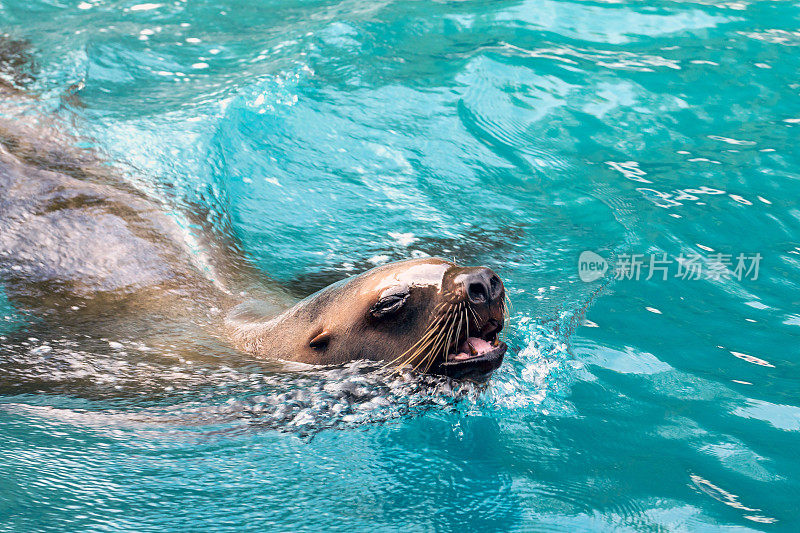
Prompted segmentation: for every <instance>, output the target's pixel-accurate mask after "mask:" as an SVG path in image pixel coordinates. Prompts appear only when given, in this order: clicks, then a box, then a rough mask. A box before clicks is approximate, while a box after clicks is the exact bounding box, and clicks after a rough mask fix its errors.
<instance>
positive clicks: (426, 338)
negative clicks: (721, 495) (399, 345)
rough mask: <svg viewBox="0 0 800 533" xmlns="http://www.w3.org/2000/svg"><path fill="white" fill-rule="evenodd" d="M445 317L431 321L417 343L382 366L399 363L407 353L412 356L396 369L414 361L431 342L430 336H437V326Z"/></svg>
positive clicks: (441, 316)
mask: <svg viewBox="0 0 800 533" xmlns="http://www.w3.org/2000/svg"><path fill="white" fill-rule="evenodd" d="M439 307H441V304H440V305H439V306H437V309H438V308H439ZM434 311H435V310H434ZM446 316H447V315H440V316H439V317H438V318H436V319H435V320H433V321H432V322H431V324H430V325H429V326H428V327H427V329H426V330H425V332H424V333H423V334H422V337H421V338H420V339H419V340H418V341H417V342H415V343H414V344H413V345H412V346H411V348H409V349H408V350H406V351H405V352H403V353H402V354H400V355H399V356H397V357H395V358H394V359H392V360H391V361H389V362H387V363H386V364H385V365H384V366H385V367H386V366H390V365H392V364H393V363H395V362H396V361H399V360H400V359H402V358H403V357H405V356H406V355H407V354H408V353H409V352H413V353H412V354H411V356H410V357H409V358H407V359H406V360H405V361H404V362H403V363H401V364H400V365H398V366H397V369H400V368H402V367H403V366H405V365H406V364H408V363H409V362H410V361H411V360H413V359H414V357H416V356H417V354H418V353H419V352H420V351H421V350H423V349H425V348H426V347H427V346H428V345H429V344H430V342H431V341H432V340H433V339H432V338H431V337H432V336H434V337H435V336H436V335H438V329H439V326H440V324H441V322H442V321H443V320H444V319H445V318H446ZM434 334H436V335H434Z"/></svg>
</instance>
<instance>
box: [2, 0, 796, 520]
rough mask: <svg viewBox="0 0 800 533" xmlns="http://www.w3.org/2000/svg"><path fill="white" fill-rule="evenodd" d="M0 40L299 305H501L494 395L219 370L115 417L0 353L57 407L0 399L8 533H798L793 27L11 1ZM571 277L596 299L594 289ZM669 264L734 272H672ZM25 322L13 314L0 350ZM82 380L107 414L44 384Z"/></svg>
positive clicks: (66, 371)
mask: <svg viewBox="0 0 800 533" xmlns="http://www.w3.org/2000/svg"><path fill="white" fill-rule="evenodd" d="M0 20H1V21H2V29H3V31H5V32H9V33H11V34H12V35H13V36H14V37H24V38H26V39H28V40H29V41H30V42H31V45H32V47H33V54H34V57H35V61H36V64H37V70H36V82H35V83H34V89H35V91H36V92H37V93H38V94H39V95H40V99H39V101H38V103H37V106H38V108H39V110H40V111H42V112H44V113H50V114H54V115H57V116H59V117H61V119H62V120H63V122H64V124H65V126H64V127H65V128H71V129H72V130H73V132H75V133H77V134H79V135H80V136H82V137H84V138H86V139H87V142H91V143H92V144H93V145H94V146H95V147H97V148H98V149H99V150H101V151H102V152H104V153H105V154H106V155H107V157H108V159H109V160H111V161H114V162H116V163H117V164H119V165H121V166H123V167H124V168H125V169H127V171H126V174H127V175H128V176H129V179H130V180H131V181H132V182H133V183H134V184H135V185H137V186H139V187H141V188H144V189H145V190H148V191H150V192H151V194H153V195H156V196H159V197H160V198H163V199H164V200H165V201H166V202H169V203H170V204H171V205H174V206H175V212H176V213H180V212H182V211H184V210H191V209H197V206H202V208H203V209H204V210H207V211H209V212H210V218H211V219H212V220H214V221H215V223H216V224H217V225H218V226H219V229H220V231H223V232H231V233H233V234H235V235H237V236H238V237H239V239H241V242H242V243H243V247H244V249H245V251H246V253H247V254H248V256H249V257H250V258H251V259H252V260H253V261H254V262H255V263H256V264H257V265H258V266H259V267H260V268H261V269H263V270H264V271H265V272H267V273H269V275H271V276H272V277H274V278H276V279H278V280H280V281H282V282H284V283H286V284H287V285H288V286H290V287H292V288H293V290H295V291H296V292H297V293H298V294H304V293H308V292H311V291H313V290H315V289H317V288H319V287H321V286H324V285H326V284H327V283H330V282H332V281H335V280H337V279H341V278H343V277H345V276H347V275H350V274H352V273H356V272H359V271H362V270H364V269H366V268H368V267H370V266H372V265H374V264H380V263H382V262H385V261H388V260H394V259H400V258H405V257H409V256H415V255H440V256H445V257H450V258H453V257H454V258H456V260H458V261H459V262H461V263H466V264H486V265H489V266H491V267H492V268H494V269H495V270H496V271H497V272H498V273H499V274H500V275H501V276H502V277H503V279H504V280H505V281H506V284H507V287H508V291H509V294H510V296H511V299H512V302H513V308H512V312H511V319H510V323H509V324H508V325H507V327H506V337H507V341H508V342H509V345H510V346H511V347H512V350H511V351H510V352H509V354H508V355H507V359H506V363H505V364H504V366H503V367H502V368H501V369H500V370H499V371H498V372H496V374H495V376H494V378H493V380H492V381H491V383H490V385H489V387H488V388H487V389H486V390H485V391H480V390H475V389H470V388H469V387H466V388H465V389H464V390H461V389H459V388H458V387H456V391H455V392H450V391H447V390H441V389H440V388H436V390H431V389H432V388H433V387H427V386H426V385H425V384H424V383H423V384H411V385H408V384H407V385H404V386H403V387H399V388H398V387H397V386H393V385H385V384H380V383H375V382H373V381H370V379H371V378H369V377H368V376H369V374H368V373H367V377H364V375H363V373H362V372H361V371H360V370H359V369H358V368H356V369H350V371H347V370H346V371H343V372H338V371H337V372H338V373H337V372H322V373H313V372H312V373H309V374H308V375H302V376H300V377H296V376H295V377H284V378H281V377H275V376H270V375H267V374H264V372H263V371H262V370H259V369H258V368H248V369H244V370H243V369H240V368H232V367H229V366H226V364H225V361H224V357H220V358H219V360H218V361H216V362H212V363H209V364H207V365H206V366H203V367H202V368H200V366H201V365H198V364H194V365H191V364H190V363H192V362H191V361H189V362H186V361H181V362H180V364H177V363H176V366H175V367H173V366H170V367H169V368H170V369H172V371H174V372H175V376H176V381H175V385H174V387H175V394H174V395H169V394H167V395H165V396H160V397H157V398H156V399H155V400H153V399H147V400H144V399H135V398H134V399H131V395H130V394H127V392H129V390H134V389H135V388H136V387H137V386H140V385H139V384H136V383H135V382H132V381H131V379H132V378H131V379H128V377H129V376H128V375H127V374H126V369H125V368H122V367H121V366H119V365H117V364H115V361H118V360H119V358H120V357H121V356H120V355H119V354H117V355H114V354H111V355H109V354H107V353H106V352H104V351H103V350H102V349H101V347H100V345H101V344H103V343H100V342H98V343H97V346H95V345H94V344H91V343H88V344H85V345H84V344H80V345H78V346H76V342H79V341H78V340H76V339H70V338H65V339H60V340H57V342H51V343H50V344H49V345H47V346H46V347H44V348H42V346H40V345H39V343H40V340H39V339H38V337H36V336H35V335H36V334H34V333H31V336H32V338H33V340H29V341H26V343H27V344H26V345H24V346H15V347H12V348H13V349H12V348H9V349H6V350H5V351H4V352H3V353H4V355H3V356H4V357H6V358H9V357H17V356H19V357H22V355H20V354H23V353H24V354H28V353H30V354H32V355H29V356H26V357H33V358H34V359H33V360H34V363H33V364H32V366H31V369H30V372H31V374H26V376H28V377H30V376H31V375H33V376H34V377H41V376H36V372H37V368H47V371H46V372H48V379H50V380H51V381H52V382H53V383H54V386H53V390H52V391H51V392H47V391H45V392H42V391H40V390H37V391H19V393H9V394H6V395H4V396H3V397H2V398H0V402H2V405H0V407H2V409H0V518H1V519H0V530H3V531H27V530H52V531H61V530H73V531H88V530H95V531H96V530H119V529H127V530H137V531H141V530H200V529H203V528H213V529H215V530H234V529H244V530H264V529H269V528H276V529H279V530H309V531H318V530H347V531H360V530H366V529H378V530H413V531H416V530H458V529H465V528H469V529H477V530H501V531H540V530H560V531H584V530H601V531H618V530H631V531H650V530H667V531H673V530H676V531H681V530H691V531H696V530H701V531H717V530H759V531H797V530H798V528H800V515H799V514H798V509H797V502H798V498H799V497H800V482H798V479H800V461H798V456H797V450H798V446H800V400H798V393H800V386H798V383H800V365H798V363H797V361H798V352H797V345H798V340H799V339H800V311H798V303H799V302H800V237H798V236H800V210H799V209H798V206H797V199H798V198H799V197H800V157H798V151H797V149H796V140H797V138H798V134H799V133H800V80H798V77H797V72H798V71H799V70H800V53H799V52H800V5H798V4H797V3H794V2H778V1H775V2H773V1H748V0H743V1H730V2H708V1H703V0H698V1H681V2H678V1H675V2H665V1H653V2H633V1H625V0H619V1H613V2H612V1H600V0H598V1H594V2H592V1H585V2H560V1H492V2H489V1H482V2H478V1H467V2H455V1H453V2H445V1H440V2H388V1H359V0H349V1H348V0H345V1H341V2H323V1H292V2H288V1H286V2H277V1H273V2H267V1H264V2H262V1H254V0H250V1H227V2H218V1H214V2H211V1H207V2H206V1H193V2H186V1H165V2H159V1H154V2H152V3H143V2H140V1H139V0H132V1H111V0H87V1H85V2H78V1H73V2H69V1H58V0H50V1H43V0H15V1H11V0H7V1H4V2H2V3H0ZM67 96H69V98H67ZM176 216H179V215H176ZM583 251H593V252H595V253H597V254H599V255H600V257H602V258H603V259H605V260H607V261H608V263H609V266H608V270H607V271H606V273H605V276H604V277H602V278H601V279H598V280H595V281H591V282H584V281H581V279H580V278H579V272H578V257H579V255H580V254H581V252H583ZM630 254H641V256H642V258H644V260H645V261H646V262H647V261H649V259H650V258H651V257H661V254H667V256H666V258H667V260H668V261H669V262H670V264H669V271H668V272H667V279H662V275H661V273H657V274H656V275H654V276H652V277H651V279H650V280H647V279H645V278H646V277H647V276H646V274H647V273H648V269H646V268H644V269H643V272H644V273H645V275H642V276H641V277H640V279H638V280H637V279H615V278H616V277H618V276H617V275H615V270H616V269H617V268H618V267H619V265H624V264H625V260H626V258H630ZM681 254H682V255H683V256H684V257H695V256H699V259H697V260H696V263H697V264H700V265H701V266H703V267H704V269H705V270H704V272H705V274H707V273H709V272H713V271H715V269H716V272H717V273H718V274H719V273H720V272H722V271H721V270H719V268H717V267H718V266H719V265H720V264H722V265H723V266H726V265H725V263H728V262H729V263H730V264H728V265H727V267H728V268H727V270H726V271H724V275H717V276H713V275H710V276H707V275H705V274H704V275H703V276H701V279H682V278H681V277H676V274H677V260H676V259H675V258H677V257H678V256H681ZM718 254H730V258H727V257H726V256H719V255H718ZM738 254H745V255H746V256H747V257H754V256H755V254H760V258H761V259H760V263H759V271H758V276H757V279H753V278H755V277H756V276H755V275H754V274H755V272H753V271H751V272H750V273H749V274H747V273H746V272H745V274H747V275H743V276H742V275H740V276H737V275H736V272H735V268H736V256H737V255H738ZM715 265H716V266H715ZM648 266H649V264H648ZM739 274H741V272H740V273H739ZM737 277H740V278H742V279H737ZM34 327H35V318H25V317H24V316H23V315H22V314H20V313H18V312H17V311H15V310H14V309H13V308H12V307H11V304H10V303H9V302H8V301H7V300H6V299H5V297H0V336H2V337H0V341H3V340H5V339H6V337H5V336H4V335H8V334H9V332H11V331H16V332H17V333H20V332H22V336H23V337H25V335H27V333H26V328H32V329H31V331H33V328H34ZM81 342H82V341H81ZM87 342H88V341H87ZM111 342H117V341H114V340H112V341H111ZM120 343H121V344H124V346H123V347H124V348H125V349H126V353H127V352H131V351H132V350H133V348H135V346H134V345H135V343H136V339H127V340H125V341H124V343H122V342H121V341H120ZM103 345H104V346H105V347H106V348H107V347H108V346H107V343H106V344H103ZM113 346H114V347H115V349H119V348H120V346H119V345H116V344H114V345H113ZM37 357H38V358H40V359H35V358H37ZM39 360H41V362H42V363H41V364H42V365H45V366H43V367H40V366H37V363H36V361H39ZM52 361H58V365H55V364H53V365H54V366H52V367H50V366H46V365H48V364H51V363H50V362H52ZM178 367H179V368H178ZM190 367H191V368H190ZM176 368H177V369H176ZM54 369H56V370H54ZM159 371H162V372H163V371H164V368H161V367H158V368H155V367H154V369H153V372H159ZM40 372H42V373H44V372H45V371H44V370H40ZM76 376H77V377H76ZM78 378H80V379H82V380H84V381H85V382H87V383H89V384H90V385H91V386H92V387H94V388H93V389H92V390H93V391H95V393H93V394H87V395H81V394H70V392H69V388H68V387H66V388H65V387H57V386H56V385H58V384H59V383H66V384H69V383H72V382H71V381H70V380H71V379H78ZM123 378H124V379H123ZM31 379H33V378H31ZM126 379H127V381H125V380H126ZM181 380H183V381H181ZM87 387H88V385H87ZM182 387H183V388H182ZM404 387H405V388H404ZM117 390H119V391H120V392H119V394H118V395H117V396H115V391H117ZM98 391H99V392H98ZM342 391H345V392H347V391H350V392H347V393H343V392H342ZM178 392H182V393H184V394H183V395H180V394H178Z"/></svg>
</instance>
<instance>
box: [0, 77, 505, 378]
mask: <svg viewBox="0 0 800 533" xmlns="http://www.w3.org/2000/svg"><path fill="white" fill-rule="evenodd" d="M0 70H1V69H0ZM0 96H6V97H8V98H12V97H13V98H14V99H15V101H16V102H19V101H23V100H25V99H26V98H28V96H26V95H25V94H24V93H22V92H20V91H18V90H16V89H15V90H13V91H12V90H10V89H9V88H8V87H6V86H4V85H2V84H0ZM6 115H7V116H10V115H12V113H6ZM30 117H31V115H30V114H24V115H20V116H17V117H16V118H11V119H3V120H2V121H1V122H0V281H2V283H3V286H4V288H5V292H6V293H7V295H8V297H9V298H10V299H11V301H12V302H14V303H15V304H16V305H17V307H18V308H22V309H27V310H31V311H32V312H33V313H34V314H36V315H37V316H39V317H40V318H41V317H47V320H49V321H50V322H51V323H53V324H56V325H58V327H63V326H64V324H67V323H68V322H70V321H71V322H72V324H73V325H74V326H75V327H76V328H79V330H80V331H83V332H85V331H86V329H87V328H89V327H91V328H94V330H96V331H99V332H100V334H99V335H96V336H103V335H104V334H105V335H108V333H107V332H115V331H119V330H120V329H123V328H124V329H125V331H126V332H128V333H129V334H130V335H131V336H137V335H147V334H153V332H158V333H157V335H159V336H162V337H163V336H169V335H173V337H180V336H184V337H186V336H191V335H194V334H195V333H194V332H197V331H201V330H202V331H204V332H208V331H212V332H213V333H212V335H214V336H215V337H217V338H222V339H229V340H230V342H231V344H232V345H233V346H234V347H236V348H238V349H239V350H241V351H244V352H246V353H249V354H252V355H254V356H256V357H258V358H263V359H271V360H288V361H296V362H301V363H310V364H322V365H331V364H340V363H344V362H347V361H351V360H356V359H371V360H376V361H382V362H384V363H385V364H386V366H388V367H390V368H405V367H408V368H411V369H413V370H417V371H422V372H431V373H437V374H443V375H447V376H450V377H452V378H464V379H467V378H468V379H473V380H483V379H486V378H487V377H488V376H489V375H490V374H491V372H492V371H493V370H495V369H496V368H497V367H498V366H499V365H500V364H501V362H502V360H503V355H504V353H505V351H506V345H505V344H504V343H503V342H501V341H500V340H499V339H498V338H497V337H498V334H499V333H500V331H501V330H502V328H503V323H504V312H505V304H504V296H505V289H504V286H503V282H502V281H501V280H500V278H499V277H498V276H497V275H496V274H495V273H494V272H493V271H491V270H490V269H488V268H486V267H463V266H459V265H456V264H455V263H453V262H449V261H446V260H444V259H438V258H425V259H412V260H407V261H400V262H396V263H391V264H387V265H383V266H379V267H376V268H373V269H372V270H369V271H367V272H364V273H362V274H360V275H358V276H355V277H352V278H349V279H346V280H343V281H340V282H338V283H334V284H333V285H331V286H329V287H327V288H325V289H323V290H321V291H318V292H316V293H315V294H312V295H311V296H308V297H307V298H305V299H303V300H301V301H300V302H297V301H296V300H295V299H293V298H292V297H291V296H290V292H289V291H288V290H286V288H285V287H282V286H280V284H277V283H275V282H274V281H271V280H269V279H267V278H266V277H265V276H263V275H261V274H260V273H258V272H257V271H256V269H255V268H253V267H252V266H251V265H249V264H248V263H247V261H246V260H244V259H243V257H242V256H241V255H239V254H237V251H238V250H237V247H235V246H226V245H223V244H221V243H220V242H219V241H218V240H216V239H214V238H211V236H210V235H209V234H208V232H203V231H202V229H201V230H200V231H199V232H198V231H196V230H195V231H188V230H187V229H186V227H185V224H181V223H180V220H179V218H176V217H174V216H168V215H167V214H166V213H165V211H166V210H167V209H171V206H165V205H163V202H158V201H156V200H154V199H153V198H151V197H149V196H148V195H147V194H145V193H143V192H142V191H139V190H137V189H136V188H135V187H133V186H132V185H131V184H130V183H129V182H127V181H126V180H124V179H122V178H121V177H120V176H119V175H117V174H115V172H114V171H113V169H111V168H109V166H108V165H105V164H104V162H103V161H102V159H101V158H98V157H97V156H95V155H94V154H92V153H91V152H87V151H86V150H80V149H78V148H75V146H76V145H77V142H76V140H74V139H70V138H69V137H68V136H65V135H64V134H63V133H61V132H60V131H59V129H58V127H57V126H54V125H53V124H51V123H50V122H48V121H47V120H46V119H41V118H37V119H36V120H32V119H31V118H30ZM245 298H247V299H248V301H247V302H245V303H242V302H241V300H242V299H245ZM134 322H135V323H136V324H138V326H136V327H132V326H131V324H133V323H134ZM170 331H172V333H169V332H170ZM93 333H94V331H93Z"/></svg>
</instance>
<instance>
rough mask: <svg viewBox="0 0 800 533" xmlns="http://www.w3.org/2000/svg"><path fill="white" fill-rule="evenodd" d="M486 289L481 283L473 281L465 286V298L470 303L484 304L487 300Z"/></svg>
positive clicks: (487, 291) (487, 292)
mask: <svg viewBox="0 0 800 533" xmlns="http://www.w3.org/2000/svg"><path fill="white" fill-rule="evenodd" d="M488 289H489V288H488V287H487V286H486V284H485V283H484V282H483V281H473V282H472V283H470V284H469V285H468V286H467V297H469V300H470V301H471V302H472V303H476V304H479V303H484V302H486V301H488V300H489V290H488Z"/></svg>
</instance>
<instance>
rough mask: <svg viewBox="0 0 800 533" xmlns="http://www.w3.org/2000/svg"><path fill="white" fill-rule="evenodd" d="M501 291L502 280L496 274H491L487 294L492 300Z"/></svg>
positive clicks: (495, 298) (496, 297) (498, 295)
mask: <svg viewBox="0 0 800 533" xmlns="http://www.w3.org/2000/svg"><path fill="white" fill-rule="evenodd" d="M502 291H503V282H502V281H500V278H498V277H497V274H492V277H491V278H489V295H490V296H491V298H492V300H497V299H498V298H499V297H500V294H501V293H502Z"/></svg>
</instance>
